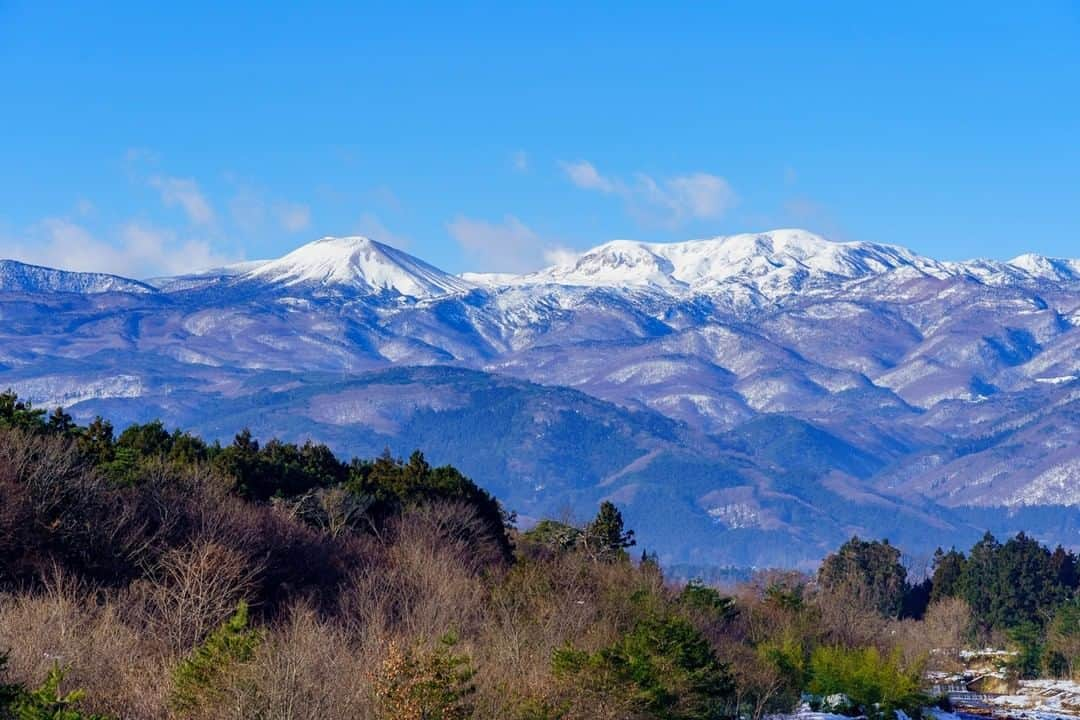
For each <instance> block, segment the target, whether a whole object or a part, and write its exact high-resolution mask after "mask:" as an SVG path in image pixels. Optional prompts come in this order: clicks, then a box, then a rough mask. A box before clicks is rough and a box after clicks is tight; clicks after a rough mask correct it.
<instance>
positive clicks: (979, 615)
mask: <svg viewBox="0 0 1080 720" xmlns="http://www.w3.org/2000/svg"><path fill="white" fill-rule="evenodd" d="M1000 552H1001V544H1000V543H999V542H998V541H997V539H996V538H995V537H994V536H993V535H991V534H990V533H989V532H988V533H986V534H985V535H983V537H982V539H981V540H979V542H977V543H975V545H974V546H973V547H972V548H971V552H970V553H968V559H967V562H965V563H964V570H963V572H962V573H961V576H960V591H961V593H962V595H963V598H964V599H965V600H967V602H968V605H970V606H971V612H972V614H973V615H974V616H975V619H976V620H977V621H978V622H979V623H980V624H982V625H983V626H984V627H990V626H993V625H994V623H995V619H996V614H997V610H998V607H999V604H1000V603H999V602H998V578H999V573H998V567H997V564H998V553H1000Z"/></svg>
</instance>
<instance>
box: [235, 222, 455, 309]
mask: <svg viewBox="0 0 1080 720" xmlns="http://www.w3.org/2000/svg"><path fill="white" fill-rule="evenodd" d="M238 280H239V281H241V282H243V281H252V282H265V283H269V284H271V285H278V286H284V287H291V286H296V285H301V286H303V285H307V286H311V285H320V286H323V287H328V288H343V289H349V290H353V291H359V292H367V293H378V292H382V291H389V292H392V293H397V294H399V295H405V296H409V297H413V298H427V297H435V296H438V295H446V294H449V293H455V292H465V291H467V290H469V289H471V288H472V285H471V284H470V283H468V282H467V281H465V280H462V279H461V278H459V277H456V276H454V275H450V274H449V273H445V272H443V271H442V270H439V269H438V268H435V267H433V266H431V265H428V264H427V263H425V262H423V261H422V260H419V259H417V258H415V257H413V256H412V255H409V254H408V253H405V252H402V251H400V250H397V249H396V248H392V247H390V246H389V245H383V244H382V243H379V242H375V241H374V240H369V239H368V238H365V237H344V238H333V237H327V238H323V239H321V240H316V241H315V242H312V243H308V244H307V245H304V246H303V247H301V248H298V249H296V250H294V251H292V252H291V253H289V254H288V255H286V256H284V257H282V258H280V259H278V260H273V261H270V262H267V263H263V264H260V265H259V266H258V267H256V268H255V269H253V270H251V271H249V272H247V273H244V274H242V275H240V276H239V278H238Z"/></svg>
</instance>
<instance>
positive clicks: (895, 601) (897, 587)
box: [818, 537, 908, 618]
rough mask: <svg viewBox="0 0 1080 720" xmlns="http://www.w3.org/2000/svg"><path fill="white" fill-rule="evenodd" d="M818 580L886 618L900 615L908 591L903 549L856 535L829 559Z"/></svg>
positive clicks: (825, 562) (840, 594) (826, 586)
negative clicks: (863, 603) (902, 555)
mask: <svg viewBox="0 0 1080 720" xmlns="http://www.w3.org/2000/svg"><path fill="white" fill-rule="evenodd" d="M818 582H819V583H820V584H821V586H822V588H824V589H825V590H826V591H827V592H830V593H834V594H836V595H838V596H842V597H846V598H848V599H849V600H855V601H861V602H865V603H866V604H867V605H868V606H869V607H872V608H874V609H875V610H877V611H878V612H879V613H881V614H882V615H884V616H885V617H893V618H895V617H899V616H900V612H901V610H902V609H903V602H904V595H905V592H906V591H907V588H908V585H907V570H906V569H905V568H904V566H903V565H902V564H901V562H900V550H899V549H897V548H895V547H893V546H892V545H890V544H889V541H888V540H885V541H881V542H879V541H877V540H872V541H865V540H860V539H859V538H857V537H853V538H851V539H850V540H848V541H847V542H846V543H844V544H843V545H842V546H840V549H839V550H837V551H836V552H835V553H833V554H832V555H829V556H828V557H827V558H825V560H824V562H822V564H821V569H820V570H819V571H818Z"/></svg>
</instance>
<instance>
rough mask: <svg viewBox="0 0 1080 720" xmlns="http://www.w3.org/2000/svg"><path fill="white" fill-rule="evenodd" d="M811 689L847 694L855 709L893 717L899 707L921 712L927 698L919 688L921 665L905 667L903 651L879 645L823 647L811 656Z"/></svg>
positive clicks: (831, 693)
mask: <svg viewBox="0 0 1080 720" xmlns="http://www.w3.org/2000/svg"><path fill="white" fill-rule="evenodd" d="M810 676H811V680H810V691H811V692H812V693H814V694H816V695H820V696H830V695H838V694H840V695H846V696H847V697H848V698H850V699H851V702H852V703H853V704H854V705H855V709H856V710H858V711H861V712H863V713H865V714H866V715H867V716H868V717H872V718H881V719H882V720H884V719H885V718H890V719H891V718H892V717H893V714H894V712H895V711H896V710H903V711H904V712H906V713H908V714H909V715H912V716H917V715H918V714H919V711H920V709H921V708H922V707H923V706H925V705H926V703H927V702H928V701H927V698H926V697H925V696H924V695H923V694H922V693H921V692H920V691H919V687H920V684H921V682H920V680H921V676H922V672H921V668H918V667H916V668H905V667H903V664H902V661H901V656H900V653H899V651H894V652H893V653H891V654H889V655H887V656H886V655H882V654H881V653H880V652H879V651H878V649H877V648H874V647H862V648H852V649H849V648H844V647H838V646H831V647H819V648H817V649H816V650H814V652H813V653H812V655H811V658H810Z"/></svg>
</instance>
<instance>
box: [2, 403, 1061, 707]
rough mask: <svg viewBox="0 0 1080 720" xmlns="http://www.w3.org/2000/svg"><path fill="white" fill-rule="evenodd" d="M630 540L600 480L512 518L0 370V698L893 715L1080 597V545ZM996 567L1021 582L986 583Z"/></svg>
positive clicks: (467, 497) (468, 484) (396, 477)
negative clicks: (1005, 588)
mask: <svg viewBox="0 0 1080 720" xmlns="http://www.w3.org/2000/svg"><path fill="white" fill-rule="evenodd" d="M636 541H637V538H635V537H634V534H633V532H632V531H631V530H629V529H628V528H626V527H625V524H624V522H623V518H622V515H621V513H620V511H619V509H618V508H617V507H616V506H615V505H614V504H612V503H610V502H604V503H602V504H601V505H600V506H599V507H598V508H597V512H596V515H595V517H593V518H592V519H591V520H589V521H587V522H572V521H561V522H560V521H555V520H551V519H548V520H542V521H540V522H538V523H536V524H535V525H533V526H532V527H531V528H529V529H527V530H520V529H518V528H517V527H515V518H514V516H513V515H512V514H510V513H508V512H507V511H506V510H505V509H504V508H503V507H502V506H501V505H500V504H499V502H498V501H497V500H496V499H495V498H494V497H492V496H491V495H490V494H489V493H487V492H486V491H484V490H483V489H482V488H480V487H478V486H477V485H476V484H475V483H473V482H472V481H471V480H469V479H468V478H467V477H465V476H464V475H463V474H462V473H461V472H459V471H458V470H457V469H455V468H453V467H432V466H431V465H430V464H429V463H428V462H427V461H426V460H425V458H424V456H423V455H422V454H421V453H419V452H417V453H414V454H413V455H411V456H410V457H409V458H394V457H392V456H391V455H390V454H389V453H386V454H384V455H383V456H381V457H378V458H373V459H360V458H357V459H351V460H349V461H343V460H341V459H339V458H337V457H336V456H335V455H334V453H333V452H331V451H330V449H329V448H327V447H326V446H325V445H321V444H318V443H313V442H307V443H303V444H295V443H287V442H281V441H278V440H268V441H266V442H260V441H258V440H257V439H255V438H254V437H252V435H251V434H250V433H248V432H246V431H245V432H241V433H240V434H238V435H237V436H236V437H235V439H234V440H233V441H232V442H231V443H230V444H227V445H222V444H220V443H207V442H204V441H203V440H202V439H200V438H198V437H196V436H194V435H192V434H189V433H186V432H183V431H180V430H172V431H170V430H168V429H167V428H166V427H165V426H163V425H162V424H161V423H160V422H151V423H145V424H136V425H132V426H130V427H127V428H125V429H124V430H123V431H122V432H119V433H117V432H116V431H115V429H114V428H113V427H112V426H111V425H110V424H109V423H108V422H107V421H106V420H104V419H101V418H97V419H95V420H94V421H93V422H91V423H89V424H87V425H79V424H77V423H75V422H74V421H73V420H72V418H71V417H70V416H69V415H68V414H67V413H65V412H64V411H63V410H59V409H57V410H55V411H53V412H51V413H46V412H42V411H41V410H40V409H38V408H35V407H33V406H31V405H30V404H28V403H26V402H24V401H21V400H19V399H18V398H17V397H16V396H15V395H13V394H11V393H6V394H0V718H8V717H12V718H20V719H22V720H28V719H31V718H64V719H65V720H80V719H81V718H97V719H99V720H100V719H110V718H177V719H179V718H200V719H201V718H207V719H209V718H236V719H240V718H251V719H255V718H258V719H260V720H266V719H270V718H282V719H284V718H312V719H313V720H314V718H327V719H330V720H333V719H334V718H363V719H368V718H370V719H371V720H384V719H386V720H388V719H390V718H393V719H394V720H421V719H423V720H436V719H443V720H466V719H468V718H492V719H494V718H500V719H508V720H579V719H580V720H584V719H585V718H600V719H601V720H603V719H605V718H606V719H608V720H626V719H628V718H629V719H641V720H648V719H660V720H699V719H704V720H719V719H722V718H723V719H727V718H736V717H739V718H750V719H751V720H758V719H760V718H762V717H764V716H765V715H767V714H770V713H776V712H785V711H789V710H791V709H792V708H793V707H794V706H795V705H796V704H797V703H798V702H799V701H800V700H801V698H803V697H805V696H806V695H805V694H806V693H809V694H810V695H809V696H810V697H812V698H815V700H814V702H815V703H821V702H824V700H823V699H824V698H828V697H834V698H835V697H840V696H842V697H843V698H844V701H843V703H842V704H841V706H837V707H829V708H828V709H832V710H835V711H838V712H845V713H849V714H852V715H860V714H861V715H867V716H871V717H875V718H882V719H884V718H886V717H888V718H891V717H892V711H893V710H895V709H903V710H905V711H906V712H908V713H909V714H912V715H917V714H918V713H919V711H920V709H921V708H922V707H924V706H925V705H926V704H927V703H928V702H931V701H932V699H931V698H927V697H925V696H924V695H923V693H922V690H921V688H922V677H923V675H924V673H925V671H926V670H927V669H930V668H938V667H941V666H943V664H945V665H947V664H948V663H952V662H955V657H954V656H952V655H950V654H949V653H942V652H938V651H937V650H940V648H942V647H945V648H954V649H955V648H959V647H961V646H962V645H964V644H966V643H971V642H983V641H985V640H988V639H995V637H996V636H995V634H999V635H1001V634H1002V633H1005V635H1001V639H1002V641H1003V642H1016V641H1015V640H1014V635H1008V634H1007V633H1009V632H1011V631H1012V629H1013V628H1016V627H1020V624H1022V623H1023V622H1024V621H1026V620H1031V622H1034V623H1036V624H1037V627H1038V633H1040V638H1042V640H1041V642H1043V644H1044V645H1045V647H1047V648H1049V647H1051V638H1052V637H1056V636H1055V635H1054V633H1055V632H1058V631H1059V630H1060V631H1061V632H1065V630H1063V628H1070V627H1075V626H1076V625H1077V624H1078V623H1080V612H1075V611H1074V612H1073V614H1072V615H1068V614H1067V613H1066V611H1065V610H1064V609H1063V608H1068V607H1073V605H1070V603H1072V602H1073V597H1074V596H1075V590H1076V587H1075V586H1076V558H1075V556H1072V555H1071V554H1069V553H1065V552H1064V551H1061V552H1060V553H1059V552H1057V551H1054V552H1050V551H1048V550H1046V549H1045V548H1039V549H1038V551H1036V550H1035V549H1033V547H1034V546H1031V543H1032V542H1033V541H1031V540H1030V539H1028V538H1025V537H1023V536H1018V537H1017V538H1014V539H1012V540H1010V541H1008V542H1006V543H1004V544H1003V545H1001V546H994V549H993V551H992V552H990V551H989V550H988V549H987V548H983V547H982V544H980V546H977V548H979V549H978V551H976V549H973V550H972V551H971V552H970V553H969V554H967V555H961V554H958V553H942V554H941V556H940V558H939V560H938V561H937V562H936V564H935V568H934V573H933V577H931V578H929V579H927V580H925V581H922V582H912V581H910V580H909V578H908V575H907V572H906V570H905V569H904V567H903V565H902V564H901V563H900V553H899V550H898V549H896V548H893V547H892V546H890V545H888V543H885V542H877V541H865V540H859V539H857V538H855V539H852V540H851V541H850V542H848V543H846V544H845V545H844V546H843V547H841V548H840V549H839V550H838V551H837V552H836V553H833V554H832V555H831V556H830V557H829V558H827V559H826V561H825V562H824V563H823V565H822V567H821V570H820V572H819V573H818V574H817V575H816V576H806V575H802V574H799V573H792V572H762V573H758V574H757V575H755V576H754V578H753V579H752V580H751V581H749V582H746V583H742V584H740V585H738V586H735V587H731V588H727V589H726V590H724V591H721V590H720V589H718V588H714V587H709V586H706V585H705V584H703V583H699V582H692V583H689V584H686V583H676V582H672V581H670V580H669V579H667V578H665V577H664V573H663V571H662V569H661V567H660V566H659V563H658V562H657V558H656V556H655V555H653V554H651V553H649V552H648V551H647V550H646V551H642V552H641V553H634V555H633V556H632V555H631V551H632V549H633V548H635V547H636ZM1018 544H1019V545H1018ZM1035 545H1037V543H1035ZM1006 547H1008V548H1009V549H1008V550H1007V551H1006V550H1005V548H1006ZM984 556H985V557H989V558H990V560H989V561H986V560H985V557H984ZM1044 556H1045V557H1046V558H1049V560H1045V563H1044ZM1063 558H1064V559H1063ZM973 559H974V560H973ZM987 562H989V565H988V564H987ZM1040 563H1042V564H1040ZM1044 564H1045V565H1046V567H1052V568H1055V569H1054V571H1053V573H1048V572H1044V571H1043V570H1044V569H1045V568H1044V567H1043V565H1044ZM1066 566H1068V567H1066ZM956 567H959V570H956ZM988 567H993V568H995V569H994V570H993V573H989V571H988V570H987V568H988ZM1017 568H1023V570H1022V571H1021V570H1018V569H1017ZM1069 568H1071V570H1070V569H1069ZM954 571H955V574H954ZM1069 572H1071V573H1072V574H1071V575H1070V574H1069ZM991 575H993V577H995V578H998V580H995V581H994V582H999V583H1004V582H1006V581H1010V580H1009V579H1011V578H1013V577H1014V576H1016V577H1021V578H1028V577H1030V578H1031V581H1030V582H1031V583H1034V585H1021V587H1024V588H1028V587H1032V588H1034V587H1036V586H1037V588H1038V592H1036V597H1037V598H1038V599H1037V600H1035V601H1032V602H1033V604H1032V603H1029V604H1027V605H1025V604H1024V603H1025V602H1027V601H1026V600H1022V598H1021V597H1020V594H1019V593H1014V594H1013V595H1009V596H1002V593H1001V592H999V590H1000V586H992V587H990V589H988V590H986V593H987V594H988V595H990V594H993V595H995V597H994V598H993V599H992V600H986V601H985V602H984V597H983V595H980V594H978V593H981V592H983V590H982V589H980V590H978V592H976V590H975V588H976V587H977V586H978V587H979V588H982V585H981V583H983V582H984V580H985V582H990V580H989V579H988V578H990V576H991ZM949 578H953V579H952V580H949ZM1053 578H1056V580H1052V579H1053ZM1024 582H1025V583H1026V582H1028V581H1027V580H1024ZM1053 582H1057V583H1058V584H1059V585H1060V587H1059V588H1058V589H1051V587H1050V586H1051V585H1053ZM950 583H951V584H950ZM1047 583H1050V585H1047ZM1044 585H1046V587H1045V588H1044ZM1055 587H1056V586H1055ZM995 588H996V589H995ZM969 590H970V592H971V593H973V594H970V595H969V594H968V593H969ZM1044 590H1045V592H1044ZM1002 597H1009V598H1013V599H1012V600H1003V599H1002ZM1025 597H1026V596H1025ZM1069 623H1072V625H1069ZM1055 628H1057V630H1055ZM1070 632H1071V631H1070ZM1015 637H1020V635H1019V634H1017V635H1015ZM1054 647H1055V648H1057V650H1055V652H1059V653H1060V657H1061V659H1060V661H1058V660H1055V661H1054V662H1055V663H1057V664H1056V665H1054V670H1055V671H1056V672H1059V673H1061V674H1065V673H1071V672H1072V669H1073V667H1072V663H1073V662H1075V661H1076V658H1078V657H1080V649H1078V651H1077V652H1073V651H1072V650H1068V649H1067V648H1066V646H1065V644H1063V643H1059V644H1058V645H1054ZM1046 657H1050V656H1049V655H1046Z"/></svg>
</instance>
